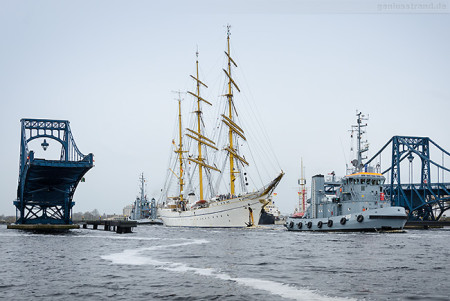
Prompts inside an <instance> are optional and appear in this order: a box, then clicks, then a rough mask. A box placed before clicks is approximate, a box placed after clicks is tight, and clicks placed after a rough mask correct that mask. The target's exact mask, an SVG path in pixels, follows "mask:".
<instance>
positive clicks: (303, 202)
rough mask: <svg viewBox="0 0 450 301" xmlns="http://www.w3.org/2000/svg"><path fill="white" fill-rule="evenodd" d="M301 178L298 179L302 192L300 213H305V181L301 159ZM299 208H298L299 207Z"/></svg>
mask: <svg viewBox="0 0 450 301" xmlns="http://www.w3.org/2000/svg"><path fill="white" fill-rule="evenodd" d="M301 169H302V170H301V178H300V187H301V190H302V204H301V208H302V210H301V212H303V213H305V211H306V179H305V177H304V168H303V158H302V160H301ZM299 208H300V206H299Z"/></svg>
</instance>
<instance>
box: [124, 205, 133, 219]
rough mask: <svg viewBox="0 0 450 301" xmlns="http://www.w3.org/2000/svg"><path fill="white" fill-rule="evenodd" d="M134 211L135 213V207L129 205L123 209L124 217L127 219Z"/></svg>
mask: <svg viewBox="0 0 450 301" xmlns="http://www.w3.org/2000/svg"><path fill="white" fill-rule="evenodd" d="M132 211H133V205H127V206H125V207H124V208H123V215H124V216H126V217H130V216H131V212H132Z"/></svg>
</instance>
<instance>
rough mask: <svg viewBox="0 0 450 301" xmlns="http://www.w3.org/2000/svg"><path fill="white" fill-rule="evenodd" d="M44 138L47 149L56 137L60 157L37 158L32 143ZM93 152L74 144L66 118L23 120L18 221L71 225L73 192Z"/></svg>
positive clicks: (85, 170)
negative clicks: (84, 151) (85, 150)
mask: <svg viewBox="0 0 450 301" xmlns="http://www.w3.org/2000/svg"><path fill="white" fill-rule="evenodd" d="M35 139H43V142H42V144H41V146H42V148H43V149H44V150H46V149H47V147H48V146H49V143H48V142H47V139H49V141H50V140H54V141H56V142H58V143H59V144H60V145H61V155H60V158H59V160H46V159H40V158H35V152H34V151H33V150H30V149H29V142H31V141H32V140H35ZM93 157H94V156H93V154H88V155H83V154H82V153H81V152H80V151H79V149H78V147H77V146H76V144H75V141H74V139H73V136H72V132H71V130H70V126H69V121H67V120H47V119H22V120H21V143H20V163H19V184H18V188H17V200H16V201H14V205H15V206H16V224H72V207H73V206H74V204H75V202H73V195H74V193H75V189H76V187H77V185H78V183H79V182H80V181H82V180H83V179H84V178H83V176H84V175H85V174H86V172H87V171H88V170H89V169H91V168H92V167H93V166H94V158H93Z"/></svg>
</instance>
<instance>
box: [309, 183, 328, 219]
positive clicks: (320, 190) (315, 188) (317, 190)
mask: <svg viewBox="0 0 450 301" xmlns="http://www.w3.org/2000/svg"><path fill="white" fill-rule="evenodd" d="M324 189H325V178H324V176H323V175H315V176H313V177H312V180H311V193H312V194H311V215H312V218H317V206H318V205H319V203H320V202H321V200H322V198H323V197H324Z"/></svg>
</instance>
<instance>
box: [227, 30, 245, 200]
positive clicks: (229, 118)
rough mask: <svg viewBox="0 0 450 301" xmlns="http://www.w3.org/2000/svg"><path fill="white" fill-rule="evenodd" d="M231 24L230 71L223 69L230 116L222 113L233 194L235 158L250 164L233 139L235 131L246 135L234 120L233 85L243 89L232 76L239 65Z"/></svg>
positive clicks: (228, 53) (228, 48)
mask: <svg viewBox="0 0 450 301" xmlns="http://www.w3.org/2000/svg"><path fill="white" fill-rule="evenodd" d="M230 28H231V26H230V25H227V50H228V51H226V52H225V54H226V55H227V58H228V71H227V70H225V69H223V71H224V72H225V74H226V75H227V77H228V93H227V94H225V95H224V96H226V97H227V99H228V116H226V115H224V114H222V117H223V119H222V121H223V122H224V123H225V124H226V125H227V126H228V129H229V130H228V140H229V142H228V143H229V144H228V146H227V147H226V148H225V150H227V151H228V153H229V158H230V192H231V195H234V194H235V185H234V182H235V180H236V173H239V171H236V170H235V168H234V166H235V159H236V160H239V161H240V162H242V163H244V164H246V165H248V162H247V161H246V160H245V159H244V158H243V157H241V156H239V155H238V153H237V150H236V149H235V148H234V141H233V133H236V134H237V135H238V136H240V137H241V138H242V139H244V140H246V139H245V136H244V131H243V130H242V129H241V128H240V127H239V126H238V125H237V124H236V123H235V122H234V117H233V107H234V104H233V88H232V87H233V86H234V87H235V88H236V90H238V91H239V92H241V90H239V87H238V86H237V84H236V82H235V81H234V80H233V78H232V77H231V63H233V65H234V66H235V67H237V65H236V63H235V62H234V61H233V59H232V58H231V55H230V35H231V33H230Z"/></svg>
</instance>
